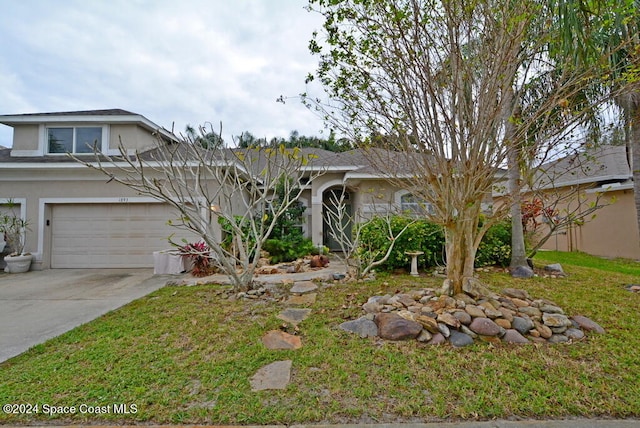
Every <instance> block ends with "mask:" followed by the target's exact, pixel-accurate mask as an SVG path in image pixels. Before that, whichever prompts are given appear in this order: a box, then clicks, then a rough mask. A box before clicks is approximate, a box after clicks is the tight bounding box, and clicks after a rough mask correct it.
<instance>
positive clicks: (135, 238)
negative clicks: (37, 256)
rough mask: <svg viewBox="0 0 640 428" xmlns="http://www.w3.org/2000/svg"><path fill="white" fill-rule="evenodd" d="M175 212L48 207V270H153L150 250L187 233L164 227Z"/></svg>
mask: <svg viewBox="0 0 640 428" xmlns="http://www.w3.org/2000/svg"><path fill="white" fill-rule="evenodd" d="M176 217H177V214H176V212H175V209H172V207H171V206H169V205H167V204H162V203H60V204H52V205H51V210H50V220H49V226H50V227H51V232H50V233H51V235H50V236H51V247H50V248H51V267H52V268H139V267H153V252H154V251H160V250H164V249H167V248H171V245H170V244H169V242H168V240H167V239H168V237H169V236H170V235H172V234H174V236H173V239H174V240H175V241H177V242H180V238H179V237H182V236H188V235H186V232H183V231H181V230H178V229H176V228H174V227H171V226H169V225H168V224H167V222H168V221H169V220H175V219H176Z"/></svg>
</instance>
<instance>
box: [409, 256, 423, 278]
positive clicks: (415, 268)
mask: <svg viewBox="0 0 640 428" xmlns="http://www.w3.org/2000/svg"><path fill="white" fill-rule="evenodd" d="M405 254H406V255H407V256H411V273H410V275H411V276H419V275H420V274H419V273H418V256H421V255H423V254H424V251H405Z"/></svg>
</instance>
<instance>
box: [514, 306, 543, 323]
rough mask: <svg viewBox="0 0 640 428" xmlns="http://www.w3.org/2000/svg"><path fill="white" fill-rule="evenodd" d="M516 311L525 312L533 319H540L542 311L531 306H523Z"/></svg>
mask: <svg viewBox="0 0 640 428" xmlns="http://www.w3.org/2000/svg"><path fill="white" fill-rule="evenodd" d="M518 312H520V313H521V314H525V315H527V316H529V317H531V318H533V319H534V320H540V319H541V318H542V312H541V311H540V309H538V308H534V307H533V306H524V307H522V308H520V309H518Z"/></svg>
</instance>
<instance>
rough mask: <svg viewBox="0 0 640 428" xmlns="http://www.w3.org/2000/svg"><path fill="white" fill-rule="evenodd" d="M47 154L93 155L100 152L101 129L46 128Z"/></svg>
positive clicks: (93, 127) (95, 127)
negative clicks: (94, 152)
mask: <svg viewBox="0 0 640 428" xmlns="http://www.w3.org/2000/svg"><path fill="white" fill-rule="evenodd" d="M47 140H48V153H93V151H94V150H98V151H101V150H102V127H99V126H91V127H89V126H87V127H75V128H72V127H68V128H47Z"/></svg>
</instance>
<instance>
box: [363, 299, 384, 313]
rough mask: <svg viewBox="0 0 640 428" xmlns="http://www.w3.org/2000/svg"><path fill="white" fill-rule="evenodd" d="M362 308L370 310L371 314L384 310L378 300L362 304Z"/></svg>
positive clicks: (366, 310)
mask: <svg viewBox="0 0 640 428" xmlns="http://www.w3.org/2000/svg"><path fill="white" fill-rule="evenodd" d="M362 309H364V310H365V312H368V313H370V314H375V313H377V312H381V311H382V305H381V304H380V303H377V302H367V303H365V304H364V305H362Z"/></svg>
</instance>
